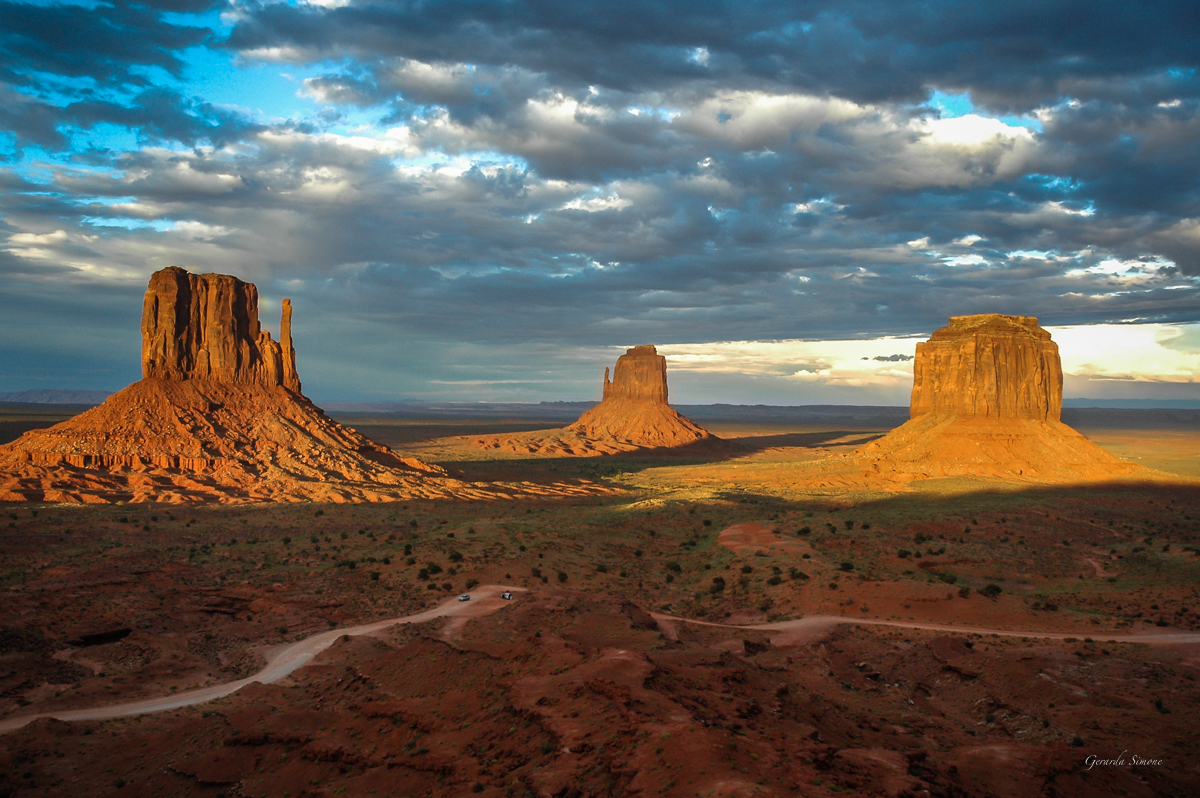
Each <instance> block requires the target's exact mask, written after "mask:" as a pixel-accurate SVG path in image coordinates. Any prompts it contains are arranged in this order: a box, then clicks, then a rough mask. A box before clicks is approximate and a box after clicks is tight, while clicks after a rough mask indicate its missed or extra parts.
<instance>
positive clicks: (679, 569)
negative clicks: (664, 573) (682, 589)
mask: <svg viewBox="0 0 1200 798" xmlns="http://www.w3.org/2000/svg"><path fill="white" fill-rule="evenodd" d="M666 568H667V570H668V571H674V572H675V573H677V574H678V573H683V568H682V567H681V566H680V565H679V563H677V562H675V561H674V560H671V561H670V562H668V563H667V565H666Z"/></svg>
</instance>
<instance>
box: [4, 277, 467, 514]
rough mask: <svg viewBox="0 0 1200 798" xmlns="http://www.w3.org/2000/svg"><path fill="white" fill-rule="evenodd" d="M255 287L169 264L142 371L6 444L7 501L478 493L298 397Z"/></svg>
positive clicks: (286, 338) (286, 316)
mask: <svg viewBox="0 0 1200 798" xmlns="http://www.w3.org/2000/svg"><path fill="white" fill-rule="evenodd" d="M291 318H292V308H291V303H290V301H289V300H286V299H285V300H283V314H282V320H281V323H280V339H281V340H280V341H273V340H272V339H271V335H270V333H268V332H266V331H264V330H263V329H262V328H261V327H260V325H259V319H258V289H257V288H256V287H255V286H254V285H253V284H252V283H246V282H242V281H241V280H239V279H237V278H236V277H231V276H228V275H223V274H199V275H197V274H189V273H188V272H187V271H185V270H184V269H181V268H179V267H176V266H171V267H168V268H166V269H163V270H161V271H158V272H155V273H154V275H153V276H151V278H150V285H149V288H148V289H147V291H146V298H145V301H144V302H143V305H142V379H141V380H139V381H138V382H135V383H134V384H132V385H130V386H129V387H128V388H126V389H125V390H123V391H121V392H119V393H116V394H114V395H113V396H111V397H109V399H108V400H107V401H106V402H104V404H102V405H100V406H98V407H95V408H92V409H91V410H88V411H86V412H84V413H82V414H80V415H78V416H76V417H75V418H72V419H70V420H68V421H65V422H63V423H61V424H58V425H56V426H53V427H50V428H48V429H42V430H33V431H31V432H27V433H25V434H24V435H23V436H21V437H20V438H19V439H17V440H15V441H13V442H12V443H10V444H8V445H6V446H3V447H0V501H47V502H86V503H110V502H117V501H128V502H169V503H185V502H212V501H216V502H255V501H305V500H311V501H323V502H330V501H331V502H348V501H390V500H397V499H406V498H422V497H442V496H457V497H477V496H479V495H480V494H481V491H479V490H477V489H475V488H473V487H472V486H470V485H468V484H467V483H463V482H460V481H458V480H453V479H450V478H449V477H447V475H446V473H445V471H443V470H442V469H441V468H439V467H437V466H431V465H428V464H425V463H422V462H420V461H418V460H411V459H401V458H398V457H396V456H395V455H393V454H392V453H391V452H390V450H388V449H387V448H386V447H384V446H381V445H379V444H377V443H375V442H374V441H371V440H370V439H368V438H366V437H364V436H363V435H360V434H359V433H358V432H356V431H355V430H353V429H350V428H348V427H344V426H342V425H341V424H338V423H337V422H336V421H334V420H332V419H330V418H329V417H328V416H326V415H325V413H324V412H323V411H322V410H321V409H320V408H319V407H317V406H316V405H314V404H313V403H312V402H310V401H309V400H308V399H307V398H306V397H305V396H304V395H303V394H302V393H301V392H300V378H299V376H298V375H297V373H296V359H295V351H294V349H293V348H292V336H291Z"/></svg>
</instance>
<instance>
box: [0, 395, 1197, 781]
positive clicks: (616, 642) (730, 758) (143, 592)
mask: <svg viewBox="0 0 1200 798" xmlns="http://www.w3.org/2000/svg"><path fill="white" fill-rule="evenodd" d="M6 412H7V415H5V416H0V440H7V439H10V438H12V437H15V435H16V434H19V432H20V431H21V429H22V428H25V429H27V428H30V425H33V426H39V425H44V424H47V423H52V422H53V421H54V420H57V417H56V416H55V413H56V412H57V413H58V414H62V413H63V412H64V411H63V410H61V409H59V410H57V411H56V410H53V409H46V408H41V409H38V408H15V409H14V408H8V409H7V411H6ZM337 417H338V418H339V420H342V421H344V422H345V423H348V424H351V425H352V426H354V427H355V428H357V429H358V430H360V431H361V432H364V433H365V434H367V435H369V436H371V437H372V438H374V439H376V440H378V441H379V442H381V443H385V444H387V445H389V446H391V447H392V448H393V449H395V450H396V451H398V452H400V453H402V454H404V455H406V456H409V455H411V456H417V457H421V458H423V459H426V460H429V461H432V462H437V463H439V464H441V465H443V466H445V467H446V468H448V469H451V470H452V471H453V472H455V473H457V474H458V475H460V476H461V477H462V478H465V479H468V480H479V481H487V480H494V479H503V480H505V481H518V480H522V481H530V482H537V483H541V484H544V485H554V484H556V483H570V484H575V483H580V482H584V481H586V482H588V483H595V484H598V485H602V486H603V487H604V488H606V489H607V493H604V494H603V495H597V496H594V497H590V498H580V497H574V498H564V499H557V500H556V499H553V498H546V499H541V500H538V501H486V502H485V501H476V502H432V501H422V502H416V501H414V502H408V503H397V504H376V505H328V506H324V505H316V504H308V503H306V504H288V505H284V504H276V505H253V506H245V505H243V506H200V507H195V506H172V507H163V506H155V505H128V506H105V507H93V506H67V505H53V506H51V505H42V506H30V505H16V504H9V505H3V506H0V536H2V537H0V540H3V544H2V545H0V596H2V597H3V601H2V602H0V727H7V726H14V725H16V723H15V722H14V721H15V720H16V719H20V718H24V717H27V716H31V715H40V714H54V713H55V712H66V711H70V710H80V709H88V708H93V709H94V708H100V707H106V706H111V705H115V704H120V703H123V702H129V701H134V700H151V701H155V702H158V704H157V706H166V705H167V704H169V703H171V702H170V700H169V699H170V697H171V696H173V695H174V696H178V695H179V694H181V693H187V692H188V691H191V690H197V689H204V688H212V689H214V692H217V693H219V692H223V691H222V690H220V689H218V688H219V687H220V686H222V685H226V684H228V683H231V682H237V681H238V680H244V679H247V678H248V677H251V676H253V675H255V674H258V673H259V672H260V671H261V670H262V669H263V668H264V667H265V666H266V665H267V664H268V663H273V662H276V661H279V660H280V653H281V652H283V651H284V649H285V648H286V647H288V646H293V647H296V646H299V647H301V648H303V647H304V646H306V645H309V644H308V643H306V642H305V641H309V640H313V639H315V638H314V635H321V634H324V635H325V637H324V638H322V640H323V642H324V643H329V646H328V647H327V648H324V649H323V650H320V651H319V652H317V651H315V650H314V651H312V652H309V653H311V654H312V655H313V658H312V659H311V661H308V662H307V664H303V665H302V666H301V667H299V668H298V669H296V670H294V671H292V672H291V673H290V674H289V675H286V676H284V677H283V678H280V679H278V680H274V679H266V681H268V682H269V683H266V684H264V683H262V681H253V680H252V681H250V683H248V684H245V685H243V686H241V687H240V689H237V690H236V691H234V692H232V693H231V694H228V695H225V696H224V697H221V698H217V699H215V700H212V701H208V702H205V703H197V704H192V705H190V706H187V707H183V708H176V709H170V710H167V711H163V712H158V713H154V714H146V715H135V716H129V717H122V718H116V719H108V720H103V719H76V720H69V721H63V720H55V719H52V718H42V719H39V720H35V721H34V722H32V723H29V724H28V725H25V726H23V727H22V728H19V729H17V730H14V731H10V732H8V733H6V734H4V735H3V736H2V737H0V795H4V794H5V793H7V794H8V795H11V796H17V795H66V794H71V795H197V796H217V795H224V796H233V795H242V796H248V795H255V796H258V795H267V796H285V795H286V796H301V795H305V796H313V795H337V794H346V795H381V796H382V795H394V796H409V795H413V796H417V795H422V796H423V795H437V796H441V795H460V794H461V795H467V794H471V795H479V794H482V795H495V796H499V795H504V796H524V795H547V796H564V797H565V796H585V795H595V796H602V795H605V796H606V795H635V794H642V795H648V796H649V795H672V796H676V795H677V796H726V795H728V796H733V795H739V796H740V795H747V796H748V795H827V794H833V793H849V794H878V795H910V794H912V795H915V794H922V793H925V792H928V793H929V794H934V795H963V796H976V795H978V796H988V795H1041V794H1053V795H1075V794H1082V793H1085V792H1091V793H1095V794H1105V795H1108V794H1118V795H1146V796H1151V795H1180V796H1184V795H1196V794H1200V743H1198V742H1197V734H1196V730H1197V723H1196V720H1195V719H1196V717H1197V716H1198V713H1200V689H1198V688H1197V684H1196V676H1197V673H1198V669H1200V643H1196V642H1194V641H1195V640H1196V633H1197V632H1198V631H1200V614H1198V612H1197V609H1198V607H1197V605H1198V604H1200V553H1198V552H1200V489H1198V488H1197V483H1196V482H1195V481H1194V480H1195V479H1196V478H1197V477H1200V458H1198V457H1197V454H1198V453H1200V428H1197V426H1196V425H1195V424H1194V423H1191V422H1189V421H1188V420H1187V419H1183V420H1182V421H1181V420H1180V419H1178V418H1174V417H1172V418H1167V419H1166V420H1162V419H1158V420H1155V419H1153V418H1151V419H1150V421H1149V422H1147V421H1145V419H1143V420H1142V421H1138V420H1137V419H1136V418H1135V417H1133V416H1121V415H1120V414H1116V415H1114V414H1094V415H1093V416H1092V417H1090V420H1091V421H1092V422H1093V425H1092V426H1088V425H1087V424H1085V423H1078V424H1077V426H1078V428H1079V429H1080V430H1081V431H1083V432H1084V433H1085V434H1087V435H1088V436H1089V437H1091V438H1092V439H1093V440H1095V441H1096V442H1098V443H1099V444H1101V445H1102V446H1105V447H1106V448H1108V449H1110V450H1111V451H1113V452H1116V453H1117V454H1120V455H1121V456H1123V457H1127V458H1130V459H1137V460H1138V462H1141V463H1142V464H1144V465H1148V466H1150V467H1153V468H1157V469H1160V470H1163V471H1168V472H1170V473H1175V474H1178V475H1180V482H1179V484H1175V485H1172V484H1159V485H1153V486H1148V485H1107V486H1090V487H1066V488H1037V489H1031V488H1027V487H1025V488H1018V487H1013V486H1004V485H995V484H990V485H989V484H973V483H971V482H969V481H953V482H951V481H944V482H940V483H937V484H932V483H926V484H924V485H922V486H920V487H919V488H914V489H909V490H906V491H903V492H898V493H890V494H885V493H871V492H869V491H861V492H856V491H854V490H845V489H843V490H839V491H814V490H809V489H806V488H804V486H803V485H802V484H799V483H797V481H796V480H795V479H794V478H793V475H794V473H795V469H796V467H797V464H799V463H804V462H811V461H814V460H817V459H819V458H823V457H831V456H832V457H836V456H838V455H839V454H840V453H842V452H844V451H848V450H850V449H852V448H853V447H854V446H857V445H860V444H861V443H863V442H865V441H867V440H870V439H871V438H873V437H875V436H878V435H880V434H882V433H883V432H885V431H886V430H887V429H888V428H889V427H890V426H891V424H892V422H891V421H888V420H887V419H877V420H874V421H873V420H872V419H870V418H865V419H864V418H858V419H852V420H849V421H848V422H847V423H823V424H813V423H808V424H801V423H795V422H792V423H781V422H772V421H770V420H766V421H764V420H762V419H758V420H747V421H741V422H739V421H737V420H736V419H733V420H730V419H725V420H721V421H705V420H703V419H698V420H700V421H701V423H704V424H705V426H707V427H708V428H709V429H710V430H711V431H713V432H714V433H716V434H717V435H719V436H721V437H722V438H723V439H726V440H728V441H729V443H727V444H723V445H722V446H719V447H708V448H705V449H703V450H694V451H684V452H677V453H673V454H653V455H647V454H641V455H619V456H596V457H579V458H562V457H557V458H556V457H541V456H537V455H530V454H518V453H514V452H512V451H507V452H502V451H498V450H489V449H484V448H481V447H480V446H479V445H477V444H476V443H475V442H474V441H475V440H476V439H478V438H479V437H480V436H487V435H496V434H501V433H508V432H520V431H529V430H535V429H539V428H544V427H546V426H550V425H549V424H546V423H538V422H537V421H536V420H533V421H530V420H520V421H504V420H492V419H488V420H480V419H457V420H456V419H445V418H442V419H438V420H437V421H436V423H434V422H429V421H422V420H420V419H398V418H394V417H388V416H382V415H377V416H337ZM1130 419H1133V420H1130ZM1068 420H1070V419H1068ZM1085 420H1087V419H1085ZM21 425H24V427H22V426H21ZM484 586H510V587H512V588H515V589H516V595H515V597H514V599H513V600H512V601H503V600H501V599H499V598H497V597H495V596H494V595H491V594H492V593H494V592H495V590H496V588H495V587H488V589H487V592H486V594H481V593H479V591H480V590H481V589H483V588H484ZM471 591H475V594H474V598H473V602H468V603H459V602H456V601H454V597H455V596H456V595H457V594H459V593H462V592H471ZM468 607H469V608H470V609H468ZM438 608H443V609H438ZM429 610H436V612H434V613H431V615H432V616H433V617H429V616H422V618H423V619H416V620H415V622H412V623H407V624H404V625H399V626H386V627H385V628H383V629H381V630H380V629H376V630H372V631H370V633H363V634H359V633H358V632H356V633H355V634H354V635H349V636H348V635H346V634H345V633H344V630H346V629H349V628H351V627H356V626H361V625H363V624H370V623H372V622H375V621H381V620H388V619H396V618H401V617H406V616H410V615H413V614H416V613H422V612H425V611H429ZM442 612H444V613H445V614H439V613H442ZM824 616H831V617H824ZM831 618H832V619H831ZM836 618H847V619H853V620H855V621H875V622H886V623H888V624H897V625H890V626H888V625H864V624H853V625H852V624H846V623H837V622H836V620H833V619H836ZM684 619H687V620H684ZM690 621H702V622H704V623H693V622H690ZM922 626H923V627H938V628H911V627H922ZM358 631H361V630H358ZM330 632H333V634H332V635H330V634H329V633H330ZM1038 635H1050V637H1039V636H1038ZM297 650H299V649H297ZM176 703H178V702H176ZM1122 752H1124V754H1123V758H1122ZM1090 756H1095V757H1098V758H1100V759H1104V760H1115V759H1119V758H1120V759H1122V762H1123V764H1120V765H1117V764H1097V765H1094V766H1092V767H1091V768H1090V769H1089V766H1088V757H1090ZM1135 756H1136V757H1138V759H1137V760H1136V761H1135V760H1134V759H1133V757H1135Z"/></svg>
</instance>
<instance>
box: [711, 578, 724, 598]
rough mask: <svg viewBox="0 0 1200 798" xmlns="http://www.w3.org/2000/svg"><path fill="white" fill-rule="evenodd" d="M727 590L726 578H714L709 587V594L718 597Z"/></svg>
mask: <svg viewBox="0 0 1200 798" xmlns="http://www.w3.org/2000/svg"><path fill="white" fill-rule="evenodd" d="M724 589H725V578H724V577H722V576H714V577H713V580H712V584H711V585H709V586H708V592H709V593H712V594H713V595H716V594H717V593H720V592H721V591H722V590H724Z"/></svg>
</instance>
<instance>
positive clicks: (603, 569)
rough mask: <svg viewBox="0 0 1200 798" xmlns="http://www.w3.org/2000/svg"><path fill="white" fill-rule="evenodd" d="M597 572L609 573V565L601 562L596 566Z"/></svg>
mask: <svg viewBox="0 0 1200 798" xmlns="http://www.w3.org/2000/svg"><path fill="white" fill-rule="evenodd" d="M596 572H597V573H601V574H606V573H608V566H607V565H605V564H604V563H600V564H599V565H597V566H596Z"/></svg>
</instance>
